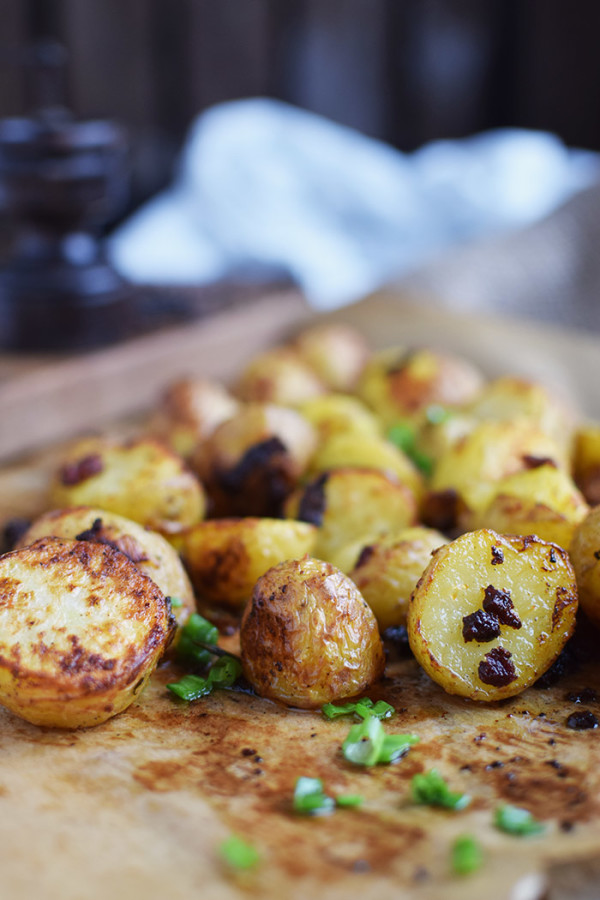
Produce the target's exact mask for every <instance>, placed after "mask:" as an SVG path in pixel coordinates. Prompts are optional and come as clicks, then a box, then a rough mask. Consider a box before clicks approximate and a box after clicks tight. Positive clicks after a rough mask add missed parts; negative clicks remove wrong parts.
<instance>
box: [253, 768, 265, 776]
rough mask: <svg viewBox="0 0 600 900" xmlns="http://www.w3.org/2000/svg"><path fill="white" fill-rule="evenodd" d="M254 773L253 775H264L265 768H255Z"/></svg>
mask: <svg viewBox="0 0 600 900" xmlns="http://www.w3.org/2000/svg"><path fill="white" fill-rule="evenodd" d="M252 774H253V775H262V774H263V770H262V769H253V773H252Z"/></svg>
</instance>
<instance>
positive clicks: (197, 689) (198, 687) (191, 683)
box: [167, 675, 213, 703]
mask: <svg viewBox="0 0 600 900" xmlns="http://www.w3.org/2000/svg"><path fill="white" fill-rule="evenodd" d="M167 688H168V689H169V690H170V691H171V692H172V693H173V694H176V695H177V696H178V697H180V698H181V699H182V700H187V701H188V703H190V702H191V701H192V700H199V699H200V697H206V696H207V694H210V693H211V691H212V689H213V686H212V684H211V683H210V682H209V680H208V678H201V677H200V676H199V675H184V676H183V678H181V679H180V680H179V681H174V682H172V683H171V684H168V685H167Z"/></svg>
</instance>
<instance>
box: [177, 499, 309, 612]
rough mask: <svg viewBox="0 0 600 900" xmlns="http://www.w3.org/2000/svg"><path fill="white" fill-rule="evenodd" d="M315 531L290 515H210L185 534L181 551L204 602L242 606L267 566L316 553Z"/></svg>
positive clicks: (201, 601)
mask: <svg viewBox="0 0 600 900" xmlns="http://www.w3.org/2000/svg"><path fill="white" fill-rule="evenodd" d="M316 533H317V529H316V527H315V526H314V525H309V524H308V523H307V522H292V521H291V520H289V519H288V520H284V519H268V518H264V519H257V518H251V517H248V518H244V519H209V520H208V521H207V522H200V523H199V524H198V525H196V526H194V527H193V528H190V529H189V531H187V532H186V533H185V534H184V535H183V542H182V554H183V559H184V562H185V564H186V566H187V569H188V572H189V573H190V576H191V578H192V581H193V582H194V586H195V588H196V591H197V592H198V598H199V601H200V603H201V604H202V603H204V602H208V603H211V604H217V605H219V604H223V605H225V606H228V607H230V608H231V609H233V610H240V609H243V607H244V606H245V604H246V602H247V601H248V600H249V599H250V597H251V596H252V589H253V588H254V585H255V584H256V581H257V580H258V578H260V576H261V575H264V573H265V572H266V571H267V569H270V568H271V567H272V566H274V565H276V564H277V563H280V562H283V560H285V559H291V558H296V557H299V556H304V555H305V554H306V553H310V552H312V549H313V547H314V544H315V539H316Z"/></svg>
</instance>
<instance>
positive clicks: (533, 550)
mask: <svg viewBox="0 0 600 900" xmlns="http://www.w3.org/2000/svg"><path fill="white" fill-rule="evenodd" d="M490 588H491V593H492V595H493V594H494V592H495V591H500V592H509V594H510V602H511V604H514V613H515V614H516V616H517V622H516V623H514V622H513V624H510V622H508V621H504V619H502V621H501V622H499V623H498V622H497V623H496V625H497V626H498V629H497V633H496V634H495V635H491V634H489V633H488V634H485V633H479V632H478V635H477V636H476V637H473V636H471V637H469V636H468V635H467V634H466V633H465V629H466V628H467V626H468V625H469V622H468V621H467V622H465V618H466V617H470V616H472V615H473V614H475V613H477V614H480V613H481V612H482V611H483V610H484V604H485V603H486V601H487V599H488V598H487V593H488V591H489V590H490ZM488 611H489V608H488ZM576 611H577V586H576V583H575V573H574V571H573V567H572V565H571V563H570V561H569V557H568V555H567V553H566V552H565V551H564V550H563V549H562V548H561V547H558V546H557V545H556V544H551V543H547V542H545V541H541V540H540V539H539V538H537V537H535V536H534V535H528V536H526V537H517V536H514V535H499V534H497V533H496V532H494V531H491V530H487V529H482V530H480V531H473V532H469V533H467V534H463V535H461V536H460V537H459V538H457V539H456V540H455V541H453V542H452V543H450V544H446V545H445V546H443V547H441V548H440V549H439V550H437V551H436V552H435V554H434V555H433V558H432V560H431V562H430V563H429V565H428V567H427V568H426V570H425V572H424V573H423V575H422V577H421V579H420V580H419V583H418V584H417V587H416V588H415V591H414V593H413V595H412V598H411V601H410V606H409V611H408V637H409V643H410V647H411V650H412V651H413V653H414V655H415V657H416V659H417V661H418V662H419V663H420V664H421V665H422V666H423V668H424V669H425V671H426V672H427V674H428V675H429V676H430V677H431V678H432V679H433V680H434V681H436V682H437V683H438V684H440V685H441V686H442V687H443V688H444V690H446V691H447V692H448V693H449V694H459V695H461V696H463V697H470V698H471V699H473V700H487V701H490V700H501V699H503V698H504V697H512V696H514V695H515V694H518V693H520V692H521V691H523V690H524V689H525V688H527V687H529V686H530V685H531V684H533V682H534V681H536V680H537V679H538V678H539V677H540V676H541V675H543V673H544V672H545V671H546V670H547V669H548V668H549V667H550V666H551V665H552V663H553V662H554V660H555V659H556V658H557V656H558V655H559V653H560V651H561V650H562V648H563V647H564V645H565V643H566V641H567V640H568V638H569V637H570V636H571V634H572V632H573V629H574V626H575V613H576ZM519 621H520V624H518V622H519ZM506 653H508V655H509V659H508V664H506V663H505V662H503V661H502V656H504V655H505V654H506ZM490 654H491V656H492V657H495V659H491V658H490ZM511 655H512V657H511ZM492 662H494V666H495V667H498V665H499V666H500V669H502V671H501V672H500V677H496V675H494V676H490V675H489V670H490V668H491V664H492ZM482 666H484V667H485V669H482ZM511 667H512V669H513V671H510V668H511ZM486 670H487V671H486ZM482 675H485V678H482ZM490 679H491V680H490Z"/></svg>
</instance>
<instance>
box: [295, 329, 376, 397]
mask: <svg viewBox="0 0 600 900" xmlns="http://www.w3.org/2000/svg"><path fill="white" fill-rule="evenodd" d="M294 347H295V349H296V350H297V351H298V353H299V354H300V356H301V358H302V359H303V360H305V362H307V363H308V365H309V366H311V368H312V369H314V371H315V372H316V373H317V375H319V377H320V378H321V380H322V381H323V382H324V383H325V384H326V385H327V387H328V388H329V389H330V390H333V391H351V390H352V389H353V388H354V386H355V385H356V382H357V379H358V377H359V375H360V373H361V371H362V369H363V367H364V365H365V363H366V361H367V359H368V357H369V348H368V345H367V343H366V341H365V339H364V338H363V336H362V334H361V333H360V332H359V331H357V330H356V329H355V328H352V327H351V326H350V325H343V324H335V323H330V324H324V325H315V326H313V327H312V328H306V329H305V330H304V331H303V332H302V333H301V334H299V335H298V337H297V338H296V340H295V341H294Z"/></svg>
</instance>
